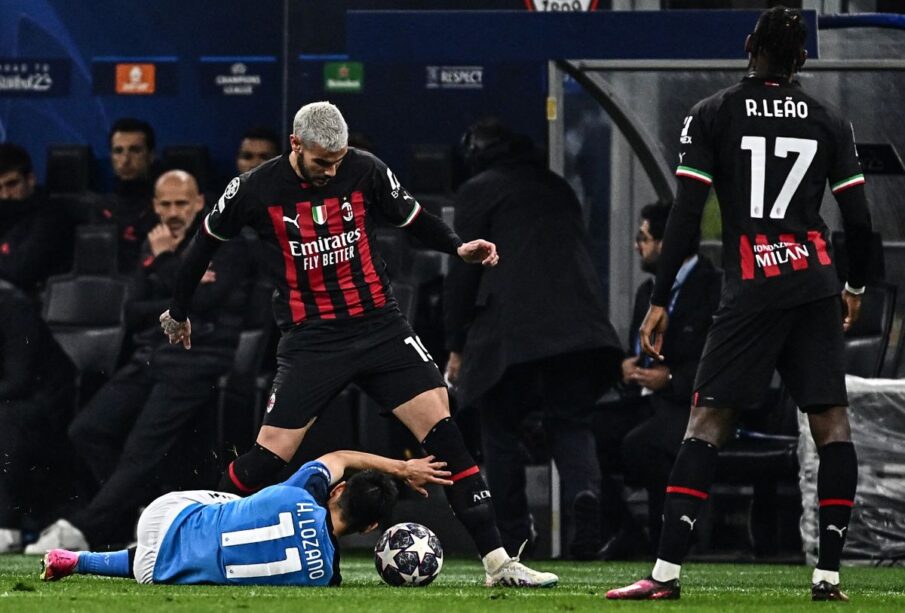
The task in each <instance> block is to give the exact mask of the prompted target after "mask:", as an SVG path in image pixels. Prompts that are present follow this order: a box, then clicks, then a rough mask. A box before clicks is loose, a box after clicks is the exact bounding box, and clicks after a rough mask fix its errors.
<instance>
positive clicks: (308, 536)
mask: <svg viewBox="0 0 905 613" xmlns="http://www.w3.org/2000/svg"><path fill="white" fill-rule="evenodd" d="M314 508H315V507H314V504H312V503H310V502H299V503H297V504H296V508H295V514H296V516H297V517H298V518H299V519H298V526H299V538H300V539H301V541H302V553H303V554H304V556H305V571H306V572H307V573H308V579H310V580H312V581H314V580H315V579H321V578H323V576H324V573H325V571H324V554H323V553H322V552H321V544H320V540H319V539H318V536H317V528H315V526H316V525H317V520H316V519H315V518H314Z"/></svg>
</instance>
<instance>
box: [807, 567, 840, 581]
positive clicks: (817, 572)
mask: <svg viewBox="0 0 905 613" xmlns="http://www.w3.org/2000/svg"><path fill="white" fill-rule="evenodd" d="M821 581H826V582H827V583H829V584H831V585H839V571H838V570H821V569H819V568H815V569H814V574H813V575H811V583H813V584H815V585H816V584H817V583H820V582H821Z"/></svg>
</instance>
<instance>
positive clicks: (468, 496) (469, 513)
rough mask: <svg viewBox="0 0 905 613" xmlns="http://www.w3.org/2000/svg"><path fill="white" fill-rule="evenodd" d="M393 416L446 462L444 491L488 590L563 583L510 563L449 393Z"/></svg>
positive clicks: (439, 392)
mask: <svg viewBox="0 0 905 613" xmlns="http://www.w3.org/2000/svg"><path fill="white" fill-rule="evenodd" d="M393 414H394V415H396V417H398V418H399V420H400V421H401V422H402V423H403V424H405V425H406V427H407V428H408V429H409V430H411V432H412V434H414V435H415V437H417V438H418V440H419V441H421V446H422V447H424V450H425V451H426V452H427V453H429V454H431V455H433V456H435V457H436V458H437V459H438V460H441V461H443V462H446V464H447V466H446V467H447V470H449V471H450V472H452V477H450V479H451V480H452V481H453V482H454V483H453V485H451V486H448V487H446V488H445V490H446V498H447V500H448V501H449V505H450V507H452V510H453V513H455V515H456V518H458V520H459V521H461V522H462V524H463V525H464V526H465V528H466V530H468V533H469V534H470V535H471V538H472V539H474V542H475V545H476V546H477V548H478V552H479V553H480V554H481V560H482V562H483V563H484V569H485V571H486V583H487V585H507V586H513V587H548V586H552V585H555V584H556V583H557V581H559V577H557V576H556V575H554V574H553V573H544V572H538V571H535V570H532V569H530V568H528V567H527V566H525V565H524V564H522V563H521V562H519V558H518V556H516V557H514V558H513V557H509V554H508V553H507V552H506V550H505V549H504V548H503V541H502V539H501V538H500V531H499V529H498V528H497V525H496V517H495V515H494V510H493V501H492V499H491V497H490V491H489V490H488V488H487V484H486V483H485V481H484V477H483V476H482V475H481V471H480V469H479V468H478V466H477V464H476V463H475V461H474V458H472V457H471V454H470V453H469V452H468V449H467V448H466V446H465V441H464V440H463V439H462V433H461V432H460V431H459V427H458V426H457V425H456V424H455V422H453V421H452V419H451V418H450V415H449V398H448V396H447V392H446V388H445V387H438V388H435V389H432V390H428V391H426V392H423V393H421V394H419V395H418V396H416V397H414V398H412V399H411V400H409V401H408V402H406V403H404V404H402V405H400V406H399V407H397V408H396V409H395V410H394V411H393Z"/></svg>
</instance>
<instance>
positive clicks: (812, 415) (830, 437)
mask: <svg viewBox="0 0 905 613" xmlns="http://www.w3.org/2000/svg"><path fill="white" fill-rule="evenodd" d="M808 425H809V426H810V429H811V436H812V437H813V438H814V444H815V445H817V447H823V446H824V445H828V444H830V443H847V442H849V441H851V440H852V429H851V425H850V424H849V421H848V410H847V408H846V407H830V408H829V409H826V410H824V411H814V412H809V413H808Z"/></svg>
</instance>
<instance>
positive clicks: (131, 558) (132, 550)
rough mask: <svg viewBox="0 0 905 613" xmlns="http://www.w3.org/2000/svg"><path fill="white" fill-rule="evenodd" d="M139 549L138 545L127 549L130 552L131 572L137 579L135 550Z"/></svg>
mask: <svg viewBox="0 0 905 613" xmlns="http://www.w3.org/2000/svg"><path fill="white" fill-rule="evenodd" d="M137 550H138V547H129V548H128V549H127V550H126V551H128V552H129V572H131V573H132V578H133V579H135V578H136V577H135V552H136V551H137Z"/></svg>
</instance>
